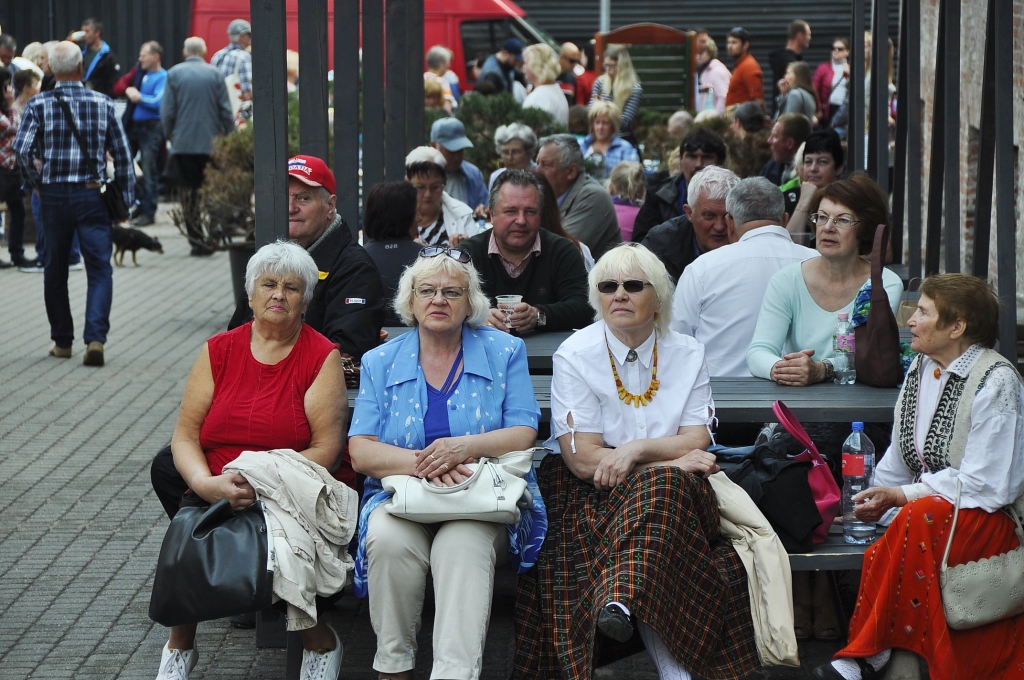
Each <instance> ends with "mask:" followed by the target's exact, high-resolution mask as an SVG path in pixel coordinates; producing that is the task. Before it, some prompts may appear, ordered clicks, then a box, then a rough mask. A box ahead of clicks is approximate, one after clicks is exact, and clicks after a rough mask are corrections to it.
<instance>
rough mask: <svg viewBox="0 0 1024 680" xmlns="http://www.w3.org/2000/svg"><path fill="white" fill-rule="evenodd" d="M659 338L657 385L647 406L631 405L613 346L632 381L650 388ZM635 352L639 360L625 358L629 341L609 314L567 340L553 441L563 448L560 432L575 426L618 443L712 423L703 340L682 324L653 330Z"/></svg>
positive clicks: (558, 357) (555, 390)
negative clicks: (615, 330) (623, 393)
mask: <svg viewBox="0 0 1024 680" xmlns="http://www.w3.org/2000/svg"><path fill="white" fill-rule="evenodd" d="M655 339H657V344H658V380H659V381H660V387H659V389H658V392H657V394H656V395H655V396H654V399H653V400H652V401H651V402H649V403H648V404H647V405H646V406H640V407H636V406H632V405H628V404H626V403H625V402H623V401H622V400H621V399H619V396H618V392H617V390H616V387H615V377H614V376H613V375H612V368H611V363H610V361H609V359H608V350H609V348H610V349H611V353H612V356H613V357H614V358H615V368H616V370H617V371H618V373H619V378H620V379H621V380H622V383H623V385H624V386H625V388H626V389H627V390H628V391H629V392H631V393H633V394H643V393H644V392H646V391H647V388H648V387H649V386H650V383H651V367H652V361H653V354H654V343H655ZM636 353H637V359H636V360H635V361H626V357H627V355H628V354H629V348H628V347H627V346H626V345H624V344H623V343H622V342H620V341H619V340H618V339H617V338H616V337H615V336H614V335H612V333H611V332H610V331H609V330H608V328H607V326H606V324H605V323H604V322H603V321H597V322H595V323H593V324H591V325H590V326H587V327H586V328H584V329H583V330H580V331H577V332H576V333H574V334H573V335H572V336H570V337H569V338H568V339H567V340H566V341H565V342H563V343H562V345H561V347H559V348H558V351H557V352H555V355H554V358H553V367H552V368H553V370H552V377H551V439H550V440H548V443H547V446H548V447H549V448H552V449H554V450H555V451H557V450H558V444H557V441H555V440H556V439H557V438H558V437H560V436H562V435H563V434H566V433H569V432H573V433H575V432H592V433H593V432H597V433H600V434H601V435H602V436H603V437H604V443H605V445H606V446H610V447H613V448H614V447H617V446H621V445H623V444H625V443H626V442H629V441H632V440H634V439H653V438H658V437H671V436H673V435H675V434H677V432H678V430H679V428H680V427H686V426H690V425H703V426H705V427H708V428H710V425H711V421H712V418H713V417H714V411H715V402H714V400H713V399H712V398H711V381H710V378H709V376H708V368H707V364H706V363H705V362H704V345H702V344H700V343H699V342H697V341H696V340H694V339H693V338H691V337H689V336H686V335H682V334H680V333H676V332H675V331H669V332H668V334H667V335H660V334H658V333H652V334H651V337H649V338H648V339H647V341H646V342H644V344H642V345H641V346H640V347H638V348H637V350H636ZM570 415H571V416H572V427H570V426H569V422H568V420H569V416H570ZM709 431H710V429H709Z"/></svg>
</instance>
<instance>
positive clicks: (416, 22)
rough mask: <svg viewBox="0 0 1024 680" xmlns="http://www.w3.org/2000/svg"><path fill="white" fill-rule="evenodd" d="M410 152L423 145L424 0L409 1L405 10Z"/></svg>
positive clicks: (406, 128)
mask: <svg viewBox="0 0 1024 680" xmlns="http://www.w3.org/2000/svg"><path fill="white" fill-rule="evenodd" d="M405 45H406V47H405V53H406V56H407V57H408V60H407V62H406V86H405V91H406V98H405V146H406V149H405V150H406V151H410V150H411V149H413V148H414V147H417V146H420V145H422V144H423V138H424V132H423V70H424V66H423V54H424V50H423V47H424V46H423V0H406V8H405Z"/></svg>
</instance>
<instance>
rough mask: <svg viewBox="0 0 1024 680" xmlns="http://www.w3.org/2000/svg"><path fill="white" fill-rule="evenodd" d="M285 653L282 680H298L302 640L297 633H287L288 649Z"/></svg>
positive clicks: (300, 667) (300, 666)
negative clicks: (283, 679)
mask: <svg viewBox="0 0 1024 680" xmlns="http://www.w3.org/2000/svg"><path fill="white" fill-rule="evenodd" d="M287 650H288V651H287V652H286V653H285V662H284V678H285V680H299V674H300V672H301V669H302V638H301V637H299V634H298V632H296V631H292V632H290V633H288V648H287Z"/></svg>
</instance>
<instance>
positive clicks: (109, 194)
mask: <svg viewBox="0 0 1024 680" xmlns="http://www.w3.org/2000/svg"><path fill="white" fill-rule="evenodd" d="M53 98H54V99H56V100H57V105H58V106H60V108H61V110H63V111H64V116H65V117H66V118H67V119H68V127H70V128H71V134H72V135H74V137H75V141H76V142H78V148H79V149H81V150H82V155H81V156H80V158H81V163H82V168H83V169H85V174H86V175H87V176H92V177H94V178H95V179H94V180H93V181H94V182H96V183H98V184H99V185H100V196H102V197H103V202H104V203H106V205H107V212H108V213H110V219H111V220H113V221H114V222H124V221H126V220H127V219H128V216H129V211H128V204H127V203H126V202H125V200H124V194H123V193H121V187H120V185H118V183H117V180H116V179H107V178H104V177H101V176H100V174H99V173H98V172H97V171H96V168H95V167H94V166H93V165H92V164H90V163H89V152H88V151H87V149H88V147H86V146H85V140H84V139H82V133H81V132H80V131H79V130H78V126H77V125H76V124H75V117H74V116H73V115H71V107H70V106H69V105H68V102H67V100H66V99H64V97H63V96H61V94H60V93H58V92H57V91H56V90H54V92H53Z"/></svg>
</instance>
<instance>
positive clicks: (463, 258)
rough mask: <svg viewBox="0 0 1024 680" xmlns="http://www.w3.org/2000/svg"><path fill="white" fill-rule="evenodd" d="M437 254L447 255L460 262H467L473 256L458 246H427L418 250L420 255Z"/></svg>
mask: <svg viewBox="0 0 1024 680" xmlns="http://www.w3.org/2000/svg"><path fill="white" fill-rule="evenodd" d="M438 255H447V256H448V257H450V258H452V259H453V260H455V261H456V262H461V263H462V264H469V263H470V262H472V260H473V258H472V257H470V256H469V253H467V252H466V251H465V250H460V249H458V248H447V247H445V246H427V247H426V248H424V249H423V250H421V251H420V257H437V256H438Z"/></svg>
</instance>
